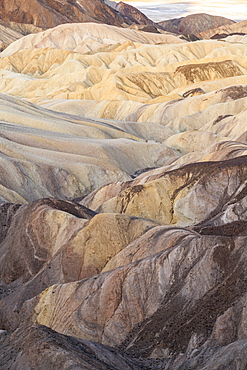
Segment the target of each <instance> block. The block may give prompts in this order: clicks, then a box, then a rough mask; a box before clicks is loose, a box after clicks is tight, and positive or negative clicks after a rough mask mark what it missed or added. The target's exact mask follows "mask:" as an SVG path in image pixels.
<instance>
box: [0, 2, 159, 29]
mask: <svg viewBox="0 0 247 370" xmlns="http://www.w3.org/2000/svg"><path fill="white" fill-rule="evenodd" d="M112 4H113V5H112ZM122 6H123V7H124V8H123V13H121V9H122ZM126 6H127V8H128V9H129V7H130V6H128V5H127V4H126V5H125V6H124V4H120V5H117V6H115V4H114V2H107V1H103V0H92V1H90V2H88V1H86V0H78V1H75V0H68V1H67V0H62V1H61V0H44V1H39V0H30V1H29V2H28V3H27V2H23V1H22V0H3V1H1V4H0V14H1V18H2V19H3V20H5V21H12V22H18V23H29V24H33V25H34V26H37V27H42V28H50V27H55V26H57V25H59V24H64V23H79V22H99V23H106V24H111V25H116V26H128V25H130V24H132V23H133V22H134V23H137V24H139V22H143V21H145V23H144V24H146V23H152V21H150V20H149V19H148V18H147V17H146V16H144V14H142V13H141V12H139V11H138V10H137V9H135V8H134V7H131V14H126V15H125V13H126ZM119 7H121V9H119Z"/></svg>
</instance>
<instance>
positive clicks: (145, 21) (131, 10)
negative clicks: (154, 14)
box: [115, 1, 154, 25]
mask: <svg viewBox="0 0 247 370" xmlns="http://www.w3.org/2000/svg"><path fill="white" fill-rule="evenodd" d="M115 9H116V10H117V11H119V13H121V14H123V15H124V16H125V17H128V18H130V19H132V20H133V23H139V24H142V25H153V24H154V22H152V21H151V19H149V18H148V17H147V16H145V14H143V13H142V12H141V11H140V10H138V9H137V8H135V7H134V6H132V5H130V4H126V3H124V2H122V1H120V2H118V3H117V4H116V8H115Z"/></svg>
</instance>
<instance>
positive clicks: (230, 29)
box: [198, 20, 247, 39]
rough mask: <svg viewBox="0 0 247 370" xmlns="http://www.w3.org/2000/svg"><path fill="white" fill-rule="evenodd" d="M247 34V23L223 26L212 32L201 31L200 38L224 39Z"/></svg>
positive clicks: (211, 30)
mask: <svg viewBox="0 0 247 370" xmlns="http://www.w3.org/2000/svg"><path fill="white" fill-rule="evenodd" d="M246 33H247V21H246V20H245V21H242V22H237V23H234V24H228V25H222V26H220V27H217V28H213V29H210V30H205V31H204V32H203V31H200V33H198V36H199V37H200V38H203V39H222V38H225V37H227V36H229V35H234V34H236V35H238V34H240V35H241V34H242V35H244V34H246Z"/></svg>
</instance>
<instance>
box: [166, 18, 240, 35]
mask: <svg viewBox="0 0 247 370" xmlns="http://www.w3.org/2000/svg"><path fill="white" fill-rule="evenodd" d="M234 23H235V22H234V21H232V20H231V19H227V18H224V17H219V16H214V15H210V14H205V13H200V14H191V15H188V16H186V17H182V18H175V19H169V20H166V21H162V22H159V25H160V26H162V27H163V28H164V30H166V31H168V32H173V33H178V34H184V35H189V34H193V35H197V34H199V33H201V32H205V31H206V32H207V31H208V30H211V29H215V28H218V27H220V26H224V27H225V28H226V27H228V26H229V25H232V24H234Z"/></svg>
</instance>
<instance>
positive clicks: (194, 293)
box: [0, 25, 247, 370]
mask: <svg viewBox="0 0 247 370" xmlns="http://www.w3.org/2000/svg"><path fill="white" fill-rule="evenodd" d="M73 29H74V30H76V32H74V31H73ZM61 30H63V31H62V32H60V31H61ZM80 30H84V31H83V32H84V33H83V32H82V31H80ZM80 32H82V33H81V34H80ZM131 32H132V31H131ZM77 34H78V38H76V35H77ZM44 35H45V37H46V36H47V37H46V38H44ZM62 35H64V37H63V36H62ZM131 35H132V36H131ZM128 37H129V39H128ZM31 39H32V40H33V41H34V40H37V44H36V45H35V47H34V48H31V49H30V47H31V46H32V44H30V43H29V41H30V40H31ZM25 40H26V41H27V44H25V42H26V41H25ZM162 40H163V41H162ZM33 41H32V42H33ZM39 42H40V44H39ZM46 42H47V45H46ZM95 43H96V44H95ZM86 45H88V46H86ZM26 47H28V48H29V49H27V48H26ZM89 50H90V51H89ZM246 54H247V45H246V44H244V43H242V44H239V43H238V44H236V43H235V42H234V40H233V42H231V43H228V42H225V41H220V42H219V41H212V40H207V41H199V42H195V43H187V42H183V43H181V40H179V39H177V38H174V36H170V35H149V34H147V33H146V34H143V33H138V32H137V31H136V32H135V33H129V30H122V29H119V30H118V29H116V28H112V27H110V26H101V25H97V27H92V25H87V26H86V27H85V25H80V26H79V25H74V26H73V27H71V25H68V26H67V25H64V26H61V27H58V28H55V29H53V30H49V32H48V31H46V32H44V33H41V34H38V35H35V36H28V37H26V38H22V39H20V40H19V41H17V42H15V43H13V44H12V45H10V47H9V48H7V49H6V51H5V52H4V53H2V54H1V56H2V57H1V59H0V73H1V79H0V87H1V91H2V92H3V93H2V94H1V95H0V135H1V139H0V152H1V154H0V166H1V168H0V176H1V186H0V200H1V202H0V203H1V204H0V358H1V359H3V364H4V366H5V368H7V367H10V366H12V364H14V365H13V366H15V365H16V363H17V362H18V361H19V365H20V364H21V365H22V364H29V363H31V365H32V367H33V366H36V364H37V366H36V367H37V369H42V370H43V369H44V370H45V369H46V368H47V366H48V367H49V368H51V369H54V370H56V369H57V368H58V364H59V368H65V364H69V365H68V366H70V367H71V366H73V367H75V368H78V369H81V368H86V367H87V368H89V369H96V368H101V369H105V370H108V369H109V368H113V369H118V370H119V369H120V370H126V369H128V367H129V368H132V369H140V370H141V369H142V370H143V369H147V370H148V369H150V368H154V369H157V368H160V369H167V370H170V369H171V370H181V369H193V370H197V369H199V368H202V367H203V368H204V369H207V370H211V369H212V368H224V369H231V367H232V368H233V369H235V368H237V367H238V368H240V369H245V368H246V358H247V356H246V348H247V331H246V322H247V310H246V297H247V290H246V289H247V281H246V276H247V271H246V266H247V263H246V258H247V256H246V243H247V212H246V207H247V190H246V189H247V187H246V184H247V127H246V118H247V79H246V71H247V64H246ZM28 100H29V101H28ZM37 103H38V104H37ZM40 198H42V199H40ZM44 198H45V199H44ZM42 325H45V326H46V327H44V326H42ZM54 330H55V331H56V332H54ZM13 331H14V332H13ZM58 332H59V333H58ZM67 335H71V336H73V337H68V336H67ZM76 337H77V339H76ZM85 340H87V341H94V342H97V343H91V342H85ZM33 343H37V349H35V348H34V345H33ZM105 345H107V346H112V347H114V348H109V347H105ZM29 347H30V348H32V351H31V350H30V351H28V348H29ZM10 348H11V349H10ZM40 348H41V349H42V360H41V362H40V361H39V360H38V359H39V358H40V352H39V351H40ZM78 349H80V351H79V350H78ZM48 350H49V351H50V352H49V351H48ZM11 351H12V352H11ZM133 357H134V358H135V359H133ZM140 357H141V359H140ZM54 359H55V360H54ZM11 361H12V362H11ZM28 361H29V362H28ZM64 361H66V362H64ZM102 361H103V362H102ZM60 364H61V366H60ZM19 365H18V366H19ZM31 365H30V368H31ZM27 366H29V365H27ZM66 366H67V365H66ZM68 366H67V368H68Z"/></svg>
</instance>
